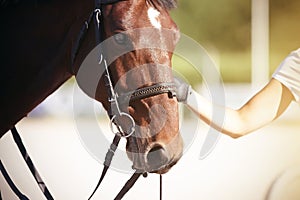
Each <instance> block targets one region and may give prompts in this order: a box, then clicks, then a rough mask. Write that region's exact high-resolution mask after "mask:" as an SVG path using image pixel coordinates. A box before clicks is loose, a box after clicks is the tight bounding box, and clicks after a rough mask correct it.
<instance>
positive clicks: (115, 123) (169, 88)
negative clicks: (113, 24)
mask: <svg viewBox="0 0 300 200" xmlns="http://www.w3.org/2000/svg"><path fill="white" fill-rule="evenodd" d="M120 1H122V0H95V9H94V10H93V12H92V13H91V14H90V16H89V18H88V19H87V20H86V21H85V22H84V25H83V26H82V28H81V30H80V32H79V34H78V37H77V40H76V43H75V45H74V47H73V49H72V54H71V62H72V66H74V61H75V59H76V56H77V54H78V51H79V49H80V46H81V43H82V41H83V39H84V38H85V35H86V33H87V31H88V29H89V27H90V24H91V22H92V21H94V23H95V30H96V33H95V36H96V45H99V44H100V43H101V42H102V41H103V38H102V35H101V33H102V31H103V30H102V29H103V26H102V25H101V22H102V16H101V8H102V5H105V4H113V3H117V2H120ZM98 58H99V62H98V63H99V66H100V67H102V68H103V69H104V74H103V76H104V81H105V86H106V89H107V93H108V102H109V104H110V110H109V111H108V115H109V117H110V126H111V129H112V132H113V133H115V136H114V139H113V142H112V144H111V145H110V147H109V149H108V152H107V153H106V156H105V161H104V167H103V171H102V174H101V177H100V180H99V182H98V184H97V186H96V188H95V190H94V191H93V193H92V194H91V196H90V197H89V199H91V197H92V196H93V195H94V193H95V192H96V190H97V188H98V187H99V186H100V184H101V182H102V180H103V179H104V177H105V174H106V172H107V170H108V168H109V166H110V164H111V161H112V158H113V156H114V153H115V151H116V149H117V147H118V144H119V142H120V139H121V138H122V137H129V136H131V135H132V134H133V133H134V132H135V121H134V119H133V117H132V116H131V115H130V114H128V113H127V112H125V111H122V110H121V109H120V108H121V107H120V105H121V104H122V103H123V102H127V103H128V102H130V101H133V100H138V99H144V98H147V97H151V96H155V95H159V94H164V93H167V94H169V97H170V98H173V97H175V96H176V92H175V91H176V86H175V84H174V83H173V82H169V83H168V82H167V83H157V84H154V85H151V86H147V87H143V88H139V89H137V90H134V91H127V92H125V93H123V94H121V95H118V94H117V93H116V92H115V90H114V87H113V83H112V80H111V76H110V73H109V69H108V65H107V63H106V59H105V57H104V54H103V52H101V50H100V52H99V56H98ZM71 70H72V71H73V72H74V69H73V68H72V69H71ZM74 74H75V73H74ZM124 117H125V118H128V119H129V122H130V128H129V129H128V128H126V127H123V126H122V124H120V123H119V120H121V118H124ZM114 127H115V128H114ZM128 130H129V131H128ZM11 132H12V135H13V139H14V141H15V143H16V144H17V146H18V148H19V150H20V152H21V154H22V157H23V159H24V160H25V162H26V164H27V166H28V167H29V169H30V171H31V173H32V175H33V177H34V178H35V180H36V182H37V184H38V186H39V188H40V189H41V191H42V193H43V194H44V196H45V198H46V199H47V200H53V199H54V198H53V197H52V195H51V193H50V192H49V190H48V188H47V186H46V184H45V183H44V181H43V180H42V178H41V176H40V174H39V172H38V170H37V169H36V167H35V166H34V164H33V162H32V160H31V158H30V156H29V154H28V152H27V150H26V148H25V146H24V144H23V142H22V139H21V137H20V135H19V133H18V131H17V129H16V128H15V127H13V128H12V129H11ZM0 171H1V173H2V175H3V176H4V178H5V180H6V182H7V183H8V185H9V186H10V188H11V189H12V191H13V192H14V193H15V194H16V196H17V197H18V198H19V199H20V200H27V199H28V198H27V197H26V196H25V195H24V194H23V193H22V192H21V191H20V190H19V189H18V188H17V186H16V185H15V184H14V182H13V181H12V179H11V178H10V176H9V174H8V173H7V171H6V170H5V166H4V165H3V163H2V162H1V160H0ZM141 175H143V176H144V177H147V172H145V171H141V170H136V171H135V172H134V174H133V175H132V177H131V178H130V179H129V180H128V181H127V182H126V184H125V185H124V187H123V188H122V189H121V191H120V192H119V193H118V195H117V196H116V197H115V200H120V199H122V198H123V196H124V195H125V194H126V193H127V192H128V191H129V190H130V188H131V187H132V186H133V185H134V183H135V182H136V181H137V180H138V178H139V177H140V176H141ZM0 198H1V193H0ZM160 199H162V176H161V175H160Z"/></svg>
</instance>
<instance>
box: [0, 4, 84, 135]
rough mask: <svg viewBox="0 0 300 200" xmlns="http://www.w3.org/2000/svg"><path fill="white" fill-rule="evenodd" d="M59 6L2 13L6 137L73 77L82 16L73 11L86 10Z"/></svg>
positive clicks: (0, 125) (0, 124)
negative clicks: (71, 70) (74, 42)
mask: <svg viewBox="0 0 300 200" xmlns="http://www.w3.org/2000/svg"><path fill="white" fill-rule="evenodd" d="M53 2H54V1H53ZM57 2H58V3H56V4H54V3H53V4H51V5H46V4H43V5H39V6H38V7H34V6H28V7H26V8H21V7H17V8H16V9H15V10H9V12H3V13H1V14H0V15H1V18H0V24H1V26H3V27H5V28H4V29H2V30H1V32H0V43H1V47H0V50H1V53H0V58H1V62H2V64H1V68H0V72H1V79H0V83H1V87H3V88H4V90H2V91H1V94H0V95H1V98H0V110H1V113H0V136H2V134H4V132H5V131H7V129H8V128H10V127H11V126H12V125H14V124H15V123H16V122H17V121H19V120H20V119H21V118H23V117H24V116H26V115H27V114H28V112H30V111H31V110H32V109H33V108H34V107H36V106H37V105H38V104H39V103H41V102H42V101H43V100H44V99H45V98H46V97H47V96H49V95H50V94H51V93H52V92H54V91H55V90H56V89H57V88H58V87H59V86H60V85H61V84H63V83H64V82H65V81H66V80H67V79H68V78H69V77H71V74H70V73H69V71H68V69H69V68H70V64H71V55H70V54H71V53H70V52H71V46H72V37H75V35H76V34H77V33H75V32H78V31H79V30H76V29H77V27H73V24H74V23H75V22H76V17H78V18H80V17H79V16H76V14H74V15H72V14H70V13H68V12H69V11H70V12H72V11H73V10H76V9H77V11H78V10H80V8H78V7H77V8H74V9H72V6H74V5H76V4H75V3H74V4H68V6H69V7H67V4H65V3H62V2H61V1H60V2H61V3H59V1H57ZM74 2H76V1H74ZM70 16H71V17H70ZM73 32H74V33H73ZM73 40H74V39H73Z"/></svg>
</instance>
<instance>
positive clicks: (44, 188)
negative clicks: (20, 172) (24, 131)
mask: <svg viewBox="0 0 300 200" xmlns="http://www.w3.org/2000/svg"><path fill="white" fill-rule="evenodd" d="M11 133H12V135H13V139H14V141H15V143H16V144H17V146H18V148H19V151H20V152H21V154H22V157H23V158H24V160H25V162H26V164H27V166H28V167H29V170H30V172H31V174H32V175H33V177H34V179H35V180H36V182H37V184H38V186H39V188H40V189H41V191H42V192H43V194H44V196H45V197H46V199H47V200H54V198H53V197H52V195H51V194H50V192H49V190H48V188H47V186H46V184H45V183H44V181H43V180H42V177H41V175H40V174H39V172H38V171H37V169H36V167H35V166H34V164H33V162H32V160H31V158H30V156H29V154H28V152H27V150H26V148H25V146H24V144H23V142H22V139H21V137H20V134H19V133H18V131H17V129H16V127H13V128H12V129H11Z"/></svg>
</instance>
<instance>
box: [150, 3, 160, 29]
mask: <svg viewBox="0 0 300 200" xmlns="http://www.w3.org/2000/svg"><path fill="white" fill-rule="evenodd" d="M159 14H160V13H159V11H158V10H156V9H154V8H152V7H150V8H149V9H148V18H149V20H150V22H151V24H152V25H153V26H154V27H155V28H157V29H160V28H161V24H160V21H159V20H158V16H159Z"/></svg>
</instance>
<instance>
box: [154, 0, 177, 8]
mask: <svg viewBox="0 0 300 200" xmlns="http://www.w3.org/2000/svg"><path fill="white" fill-rule="evenodd" d="M149 1H152V2H153V1H156V2H158V3H159V4H160V5H161V6H162V7H164V8H165V9H168V10H171V9H173V8H176V7H177V0H149Z"/></svg>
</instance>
